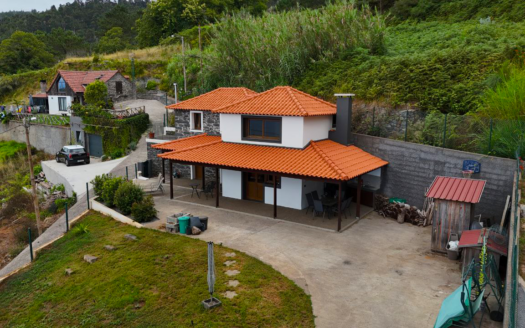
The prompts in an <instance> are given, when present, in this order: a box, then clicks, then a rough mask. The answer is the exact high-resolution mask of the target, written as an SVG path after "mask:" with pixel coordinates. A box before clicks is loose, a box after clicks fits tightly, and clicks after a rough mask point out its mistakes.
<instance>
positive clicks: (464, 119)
mask: <svg viewBox="0 0 525 328" xmlns="http://www.w3.org/2000/svg"><path fill="white" fill-rule="evenodd" d="M352 123H353V124H352V125H353V131H354V132H356V133H361V134H367V135H373V136H378V137H384V138H390V139H397V140H404V141H406V142H414V143H420V144H426V145H431V146H436V147H443V148H450V149H456V150H462V151H468V152H472V153H480V154H487V155H494V156H499V157H507V158H514V153H515V150H516V149H518V148H520V149H522V150H523V151H525V138H523V137H522V135H523V132H521V131H525V121H507V120H496V119H492V118H489V117H479V116H477V115H455V114H443V113H441V112H421V111H418V110H410V109H408V110H402V111H399V110H390V109H385V108H373V109H372V110H369V109H366V108H356V109H355V110H354V113H353V122H352Z"/></svg>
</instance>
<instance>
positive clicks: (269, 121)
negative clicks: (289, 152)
mask: <svg viewBox="0 0 525 328" xmlns="http://www.w3.org/2000/svg"><path fill="white" fill-rule="evenodd" d="M242 125H243V127H242V137H243V139H245V140H260V141H266V142H281V134H282V129H281V118H280V117H279V118H275V117H243V119H242Z"/></svg>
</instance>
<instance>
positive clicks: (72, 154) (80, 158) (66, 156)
mask: <svg viewBox="0 0 525 328" xmlns="http://www.w3.org/2000/svg"><path fill="white" fill-rule="evenodd" d="M55 159H56V161H57V163H59V162H64V163H66V166H69V165H71V164H75V163H83V164H84V163H85V164H89V153H88V152H87V151H86V150H85V149H84V147H82V146H80V145H73V146H64V147H63V148H62V149H60V151H59V152H58V153H57V154H56V157H55Z"/></svg>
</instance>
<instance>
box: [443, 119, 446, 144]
mask: <svg viewBox="0 0 525 328" xmlns="http://www.w3.org/2000/svg"><path fill="white" fill-rule="evenodd" d="M446 140H447V114H445V125H444V126H443V148H445V144H446Z"/></svg>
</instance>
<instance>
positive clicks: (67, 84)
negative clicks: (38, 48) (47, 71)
mask: <svg viewBox="0 0 525 328" xmlns="http://www.w3.org/2000/svg"><path fill="white" fill-rule="evenodd" d="M96 80H100V81H103V82H104V83H105V84H106V86H107V87H108V97H109V98H110V99H111V100H112V101H113V102H117V101H124V100H128V99H132V98H133V95H134V86H133V82H131V81H130V80H129V79H128V78H127V77H125V76H124V75H122V74H121V73H120V72H119V71H117V70H110V71H66V70H59V71H58V73H57V75H56V76H55V78H54V79H53V82H52V83H51V85H50V86H49V88H47V91H46V95H47V98H48V103H49V114H54V115H70V108H71V105H72V104H73V103H80V104H84V103H85V101H84V92H85V90H86V86H87V85H88V84H90V83H92V82H94V81H96ZM41 84H43V85H44V87H43V89H45V84H46V83H45V81H41Z"/></svg>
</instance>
